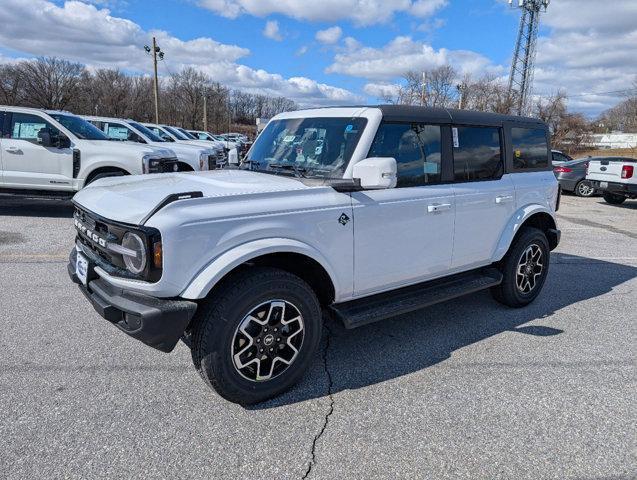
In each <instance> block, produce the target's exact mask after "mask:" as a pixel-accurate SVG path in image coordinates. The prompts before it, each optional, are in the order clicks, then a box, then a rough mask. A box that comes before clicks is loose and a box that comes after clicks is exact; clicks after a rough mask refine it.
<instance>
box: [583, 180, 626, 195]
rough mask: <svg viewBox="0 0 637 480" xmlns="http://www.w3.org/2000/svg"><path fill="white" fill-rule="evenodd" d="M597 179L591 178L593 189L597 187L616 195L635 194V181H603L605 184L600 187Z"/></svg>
mask: <svg viewBox="0 0 637 480" xmlns="http://www.w3.org/2000/svg"><path fill="white" fill-rule="evenodd" d="M601 183H602V182H600V181H599V180H591V185H592V186H593V188H595V189H599V190H601V191H603V192H608V193H616V194H617V195H626V196H637V184H635V183H618V182H604V183H607V185H606V186H604V187H602V186H601Z"/></svg>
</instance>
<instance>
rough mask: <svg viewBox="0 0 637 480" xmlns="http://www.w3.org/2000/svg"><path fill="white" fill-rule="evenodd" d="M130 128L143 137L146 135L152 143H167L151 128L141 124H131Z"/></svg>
mask: <svg viewBox="0 0 637 480" xmlns="http://www.w3.org/2000/svg"><path fill="white" fill-rule="evenodd" d="M130 126H131V127H133V128H134V129H135V130H137V131H138V132H140V133H141V134H143V135H146V137H148V139H149V140H150V141H151V142H165V141H166V140H164V139H163V138H161V137H160V136H159V135H157V134H156V133H155V132H153V131H152V130H151V129H150V128H148V127H145V126H143V125H142V124H141V123H137V122H130Z"/></svg>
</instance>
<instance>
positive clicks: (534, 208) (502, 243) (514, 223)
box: [491, 204, 555, 262]
mask: <svg viewBox="0 0 637 480" xmlns="http://www.w3.org/2000/svg"><path fill="white" fill-rule="evenodd" d="M536 213H547V214H549V215H550V216H551V218H553V221H554V222H555V214H554V212H552V211H551V210H549V209H548V208H547V207H545V206H543V205H538V204H532V205H526V206H524V207H522V208H520V209H519V210H518V211H517V212H515V214H514V215H513V216H512V217H511V219H510V220H509V223H508V224H507V225H506V227H505V228H504V231H503V232H502V235H501V236H500V240H499V242H498V246H497V247H496V249H495V252H494V253H493V256H492V257H491V261H493V262H497V261H499V260H502V257H504V255H505V254H506V253H507V252H508V251H509V247H510V246H511V242H512V241H513V238H514V237H515V234H516V233H518V230H519V229H520V227H521V226H522V225H523V224H524V222H526V221H527V220H528V219H529V218H530V217H531V216H533V215H535V214H536Z"/></svg>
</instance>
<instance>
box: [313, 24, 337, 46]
mask: <svg viewBox="0 0 637 480" xmlns="http://www.w3.org/2000/svg"><path fill="white" fill-rule="evenodd" d="M342 35H343V30H342V29H341V27H338V26H335V27H330V28H326V29H325V30H319V31H318V32H316V39H317V40H318V41H319V42H321V43H323V44H325V45H333V44H335V43H336V42H338V41H339V40H340V39H341V36H342Z"/></svg>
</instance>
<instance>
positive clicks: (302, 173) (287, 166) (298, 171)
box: [268, 163, 307, 178]
mask: <svg viewBox="0 0 637 480" xmlns="http://www.w3.org/2000/svg"><path fill="white" fill-rule="evenodd" d="M268 167H270V168H272V169H274V170H276V169H277V168H279V169H281V170H294V174H295V175H296V176H297V177H299V178H307V175H306V174H307V168H303V167H299V166H297V165H296V164H294V163H270V164H269V165H268Z"/></svg>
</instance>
